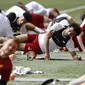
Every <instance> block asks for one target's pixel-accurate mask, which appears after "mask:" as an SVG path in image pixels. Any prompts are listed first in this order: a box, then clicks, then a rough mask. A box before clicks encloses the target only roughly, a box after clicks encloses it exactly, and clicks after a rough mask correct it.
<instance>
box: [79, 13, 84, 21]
mask: <svg viewBox="0 0 85 85" xmlns="http://www.w3.org/2000/svg"><path fill="white" fill-rule="evenodd" d="M80 18H81V20H82V21H83V20H84V19H85V12H83V13H82V14H81V16H80Z"/></svg>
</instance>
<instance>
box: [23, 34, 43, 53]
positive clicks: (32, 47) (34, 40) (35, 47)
mask: <svg viewBox="0 0 85 85" xmlns="http://www.w3.org/2000/svg"><path fill="white" fill-rule="evenodd" d="M28 51H34V52H35V54H42V51H41V49H40V46H39V43H38V34H28V41H27V43H26V44H25V49H24V53H26V52H28Z"/></svg>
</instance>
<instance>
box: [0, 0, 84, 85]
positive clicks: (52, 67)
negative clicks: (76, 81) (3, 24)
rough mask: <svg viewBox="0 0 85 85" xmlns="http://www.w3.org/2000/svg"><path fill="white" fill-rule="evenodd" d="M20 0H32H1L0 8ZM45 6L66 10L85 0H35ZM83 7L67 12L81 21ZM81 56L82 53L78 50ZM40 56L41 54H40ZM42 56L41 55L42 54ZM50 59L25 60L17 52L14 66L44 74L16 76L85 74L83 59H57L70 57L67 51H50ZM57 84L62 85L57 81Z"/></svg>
mask: <svg viewBox="0 0 85 85" xmlns="http://www.w3.org/2000/svg"><path fill="white" fill-rule="evenodd" d="M18 1H21V2H23V3H24V4H26V3H28V2H30V1H32V0H7V1H6V0H1V1H0V8H1V9H4V10H7V9H8V8H10V7H11V6H13V5H14V4H15V3H16V2H18ZM35 1H37V2H39V3H41V4H42V5H44V6H45V7H55V8H57V9H58V10H59V11H61V10H66V9H70V8H74V7H78V6H82V5H85V4H84V3H85V0H35ZM84 10H85V9H81V10H77V11H73V12H69V13H68V14H69V15H71V16H72V17H73V19H74V20H75V21H77V22H81V20H80V14H81V13H82V12H83V11H84ZM78 54H79V55H81V56H82V57H83V58H84V57H85V54H84V53H81V52H78ZM41 56H42V55H41ZM42 57H43V56H42ZM51 57H52V59H51V60H50V61H45V60H43V59H40V60H33V61H27V58H26V57H25V55H21V54H17V58H16V59H15V60H14V61H13V64H14V66H25V67H30V68H31V69H32V70H33V71H36V70H40V71H42V72H44V74H27V75H23V76H22V75H21V76H20V75H17V76H18V77H28V78H78V77H80V76H81V75H83V74H85V62H84V60H83V61H72V60H62V59H60V60H59V59H58V58H60V57H63V58H70V59H71V56H70V54H69V53H68V52H64V53H63V52H62V53H52V54H51ZM41 83H42V82H9V83H8V85H40V84H41ZM57 85H63V84H62V83H58V84H57Z"/></svg>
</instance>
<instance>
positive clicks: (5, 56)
mask: <svg viewBox="0 0 85 85" xmlns="http://www.w3.org/2000/svg"><path fill="white" fill-rule="evenodd" d="M16 42H17V43H18V40H17V39H14V40H12V39H9V40H7V41H6V42H4V44H3V46H2V47H1V49H0V75H1V79H0V85H6V84H7V82H8V81H9V77H10V74H11V71H12V63H11V60H10V58H9V55H11V54H12V53H14V52H15V51H16V49H17V47H18V44H16Z"/></svg>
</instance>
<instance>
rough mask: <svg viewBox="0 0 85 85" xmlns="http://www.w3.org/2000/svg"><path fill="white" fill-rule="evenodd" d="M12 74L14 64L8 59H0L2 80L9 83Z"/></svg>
mask: <svg viewBox="0 0 85 85" xmlns="http://www.w3.org/2000/svg"><path fill="white" fill-rule="evenodd" d="M11 72H12V63H11V60H10V59H9V57H8V58H0V75H1V80H4V81H6V82H7V81H9V77H10V74H11Z"/></svg>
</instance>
